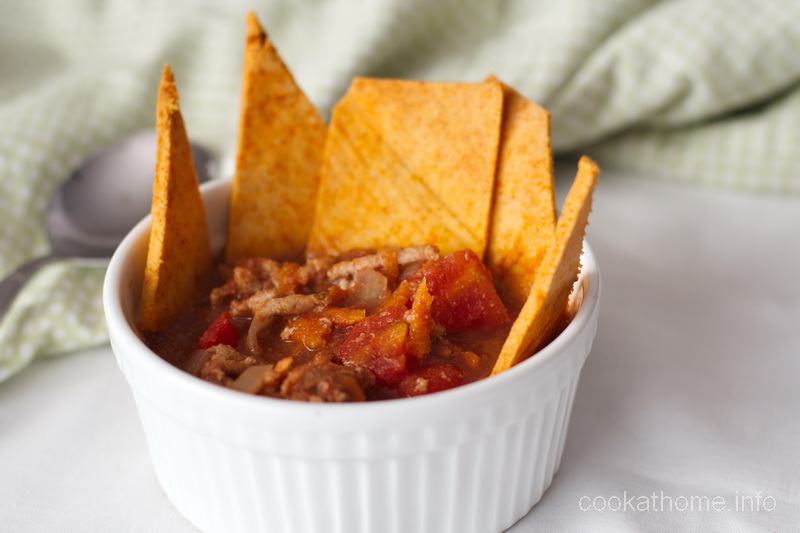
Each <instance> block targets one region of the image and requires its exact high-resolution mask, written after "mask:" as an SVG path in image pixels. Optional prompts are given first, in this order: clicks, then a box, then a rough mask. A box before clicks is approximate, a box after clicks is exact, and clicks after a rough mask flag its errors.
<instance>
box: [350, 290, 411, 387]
mask: <svg viewBox="0 0 800 533" xmlns="http://www.w3.org/2000/svg"><path fill="white" fill-rule="evenodd" d="M405 312H406V308H405V307H404V306H395V307H390V308H389V309H387V310H386V311H383V312H382V313H378V314H375V315H370V316H368V317H367V318H365V319H364V320H362V321H361V322H359V323H358V324H356V325H355V326H353V329H351V330H350V332H349V333H348V334H347V336H346V337H345V338H344V340H343V341H342V344H341V345H340V346H339V359H341V361H342V363H343V364H345V365H347V366H356V365H357V366H363V367H365V368H368V369H369V370H371V371H372V372H373V373H374V374H375V377H376V378H377V379H378V381H379V382H380V383H383V384H386V385H389V386H394V385H397V383H398V382H399V381H400V380H401V379H402V378H403V376H404V375H405V374H406V370H407V368H408V353H407V352H408V349H407V347H406V338H407V337H408V324H407V323H406V322H405V321H404V320H403V315H404V314H405Z"/></svg>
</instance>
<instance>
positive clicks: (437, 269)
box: [413, 250, 508, 333]
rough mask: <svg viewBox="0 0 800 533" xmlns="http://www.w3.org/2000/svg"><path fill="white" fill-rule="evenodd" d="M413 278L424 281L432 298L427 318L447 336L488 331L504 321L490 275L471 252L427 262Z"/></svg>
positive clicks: (504, 310) (498, 298) (466, 251)
mask: <svg viewBox="0 0 800 533" xmlns="http://www.w3.org/2000/svg"><path fill="white" fill-rule="evenodd" d="M413 278H415V279H416V280H419V279H422V278H424V279H425V280H426V283H427V285H428V291H429V292H430V294H431V296H433V306H432V308H431V315H432V316H433V318H434V320H436V321H437V322H438V323H439V324H441V325H442V326H443V327H444V328H445V330H447V332H448V333H452V332H456V331H465V330H468V329H475V328H477V329H490V328H495V327H498V326H501V325H503V324H504V323H506V322H507V321H508V311H507V310H506V307H505V305H503V302H502V301H501V300H500V296H499V295H498V294H497V290H496V289H495V288H494V284H493V283H492V274H491V273H490V272H489V269H488V268H486V266H485V265H484V264H483V263H482V262H481V260H480V258H478V256H477V255H475V252H473V251H472V250H461V251H459V252H454V253H452V254H450V255H446V256H445V257H443V258H441V259H439V260H437V261H431V262H429V263H427V264H426V265H425V266H423V267H422V268H421V269H420V270H419V271H417V272H416V273H415V274H414V276H413Z"/></svg>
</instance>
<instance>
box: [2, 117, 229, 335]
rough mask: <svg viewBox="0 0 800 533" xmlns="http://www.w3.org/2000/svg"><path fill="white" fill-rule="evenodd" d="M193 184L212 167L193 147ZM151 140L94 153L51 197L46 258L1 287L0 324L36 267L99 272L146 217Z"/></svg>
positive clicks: (138, 137) (134, 139)
mask: <svg viewBox="0 0 800 533" xmlns="http://www.w3.org/2000/svg"><path fill="white" fill-rule="evenodd" d="M192 154H193V157H194V166H195V169H196V170H197V178H198V180H199V181H200V182H201V183H202V182H204V181H207V180H209V179H210V178H211V177H212V176H213V174H214V173H215V171H216V161H215V160H214V158H213V157H212V156H211V154H210V153H209V152H208V151H207V150H205V149H204V148H202V147H200V146H197V145H195V144H192ZM155 156H156V134H155V132H154V131H142V132H139V133H135V134H133V135H132V136H130V137H126V138H123V139H122V140H120V141H118V142H116V143H115V144H113V145H111V146H109V147H107V148H105V149H104V150H101V151H100V152H98V153H97V154H96V155H95V156H94V157H92V158H91V159H89V160H88V161H87V162H86V163H84V164H83V165H81V166H80V167H78V168H77V169H76V170H75V171H73V173H72V174H71V175H70V176H69V178H68V179H67V180H66V181H65V182H64V183H63V184H62V185H61V187H60V188H59V189H58V191H56V194H55V196H54V197H53V199H52V201H51V202H50V206H49V207H48V209H47V215H46V226H47V236H48V239H49V241H50V246H51V248H52V250H51V252H50V253H49V254H48V255H45V256H43V257H39V258H36V259H33V260H31V261H29V262H28V263H26V264H24V265H22V266H20V267H19V268H17V269H16V270H15V271H14V272H12V273H11V274H9V275H8V277H6V278H5V279H4V280H3V281H2V282H0V321H2V320H3V317H5V315H6V312H7V311H8V309H9V308H10V307H11V303H12V302H13V301H14V298H15V297H16V296H17V294H18V293H19V291H20V289H21V288H22V287H23V286H24V285H25V283H26V282H27V281H28V279H30V277H31V276H32V275H33V274H34V273H36V271H38V270H39V269H40V268H41V267H43V266H44V265H47V264H49V263H52V262H54V261H63V260H70V261H73V262H77V263H80V264H84V265H97V266H103V265H104V264H106V263H107V262H108V260H109V258H110V257H111V255H112V254H113V253H114V250H115V249H116V247H117V245H118V244H119V243H120V241H122V238H123V237H125V235H126V234H127V233H128V231H130V230H131V228H133V226H134V225H136V223H137V222H138V221H139V220H141V219H142V218H143V217H144V216H145V215H146V214H147V213H148V212H149V211H150V204H151V202H152V197H153V171H154V169H155V166H156V162H155V161H156V160H155Z"/></svg>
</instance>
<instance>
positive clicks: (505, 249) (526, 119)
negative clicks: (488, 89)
mask: <svg viewBox="0 0 800 533" xmlns="http://www.w3.org/2000/svg"><path fill="white" fill-rule="evenodd" d="M488 80H489V81H494V82H496V83H500V82H499V81H498V80H497V79H496V78H494V77H493V76H490V77H489V78H488ZM500 85H501V87H502V88H503V95H504V103H503V125H502V129H501V137H500V155H499V159H498V163H497V176H496V178H495V180H496V181H495V190H494V201H493V205H492V217H491V226H490V231H489V247H488V249H487V251H486V266H488V267H489V270H490V271H491V272H492V275H493V276H494V279H495V280H496V281H497V282H498V283H499V286H500V291H501V293H502V294H503V296H504V298H506V299H507V300H508V301H509V302H511V303H512V305H514V306H516V307H517V308H519V307H521V306H522V304H523V303H524V302H525V300H526V298H527V297H528V294H529V293H530V290H531V286H532V285H533V280H534V278H535V276H536V272H537V270H538V268H539V264H540V263H541V261H542V258H543V257H544V254H545V249H546V247H547V243H549V242H550V239H551V238H552V236H553V231H554V230H555V225H556V210H555V193H554V186H553V157H552V152H551V149H550V113H548V112H547V111H546V110H545V109H543V108H541V107H539V106H538V105H536V104H535V103H533V102H531V101H529V100H527V99H525V98H524V97H523V96H522V95H520V94H519V93H518V92H516V91H515V90H514V89H512V88H511V87H509V86H507V85H505V84H503V83H500Z"/></svg>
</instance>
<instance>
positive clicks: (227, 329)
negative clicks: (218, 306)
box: [197, 311, 239, 350]
mask: <svg viewBox="0 0 800 533" xmlns="http://www.w3.org/2000/svg"><path fill="white" fill-rule="evenodd" d="M217 344H227V345H228V346H233V347H234V348H236V345H238V344H239V333H238V332H237V331H236V328H235V327H233V322H231V315H230V313H228V312H227V311H225V312H224V313H220V315H219V316H218V317H217V318H215V319H214V322H212V323H211V325H210V326H208V329H207V330H206V332H205V333H203V336H202V337H200V340H199V341H198V342H197V347H198V348H200V349H202V350H205V349H206V348H211V347H212V346H216V345H217Z"/></svg>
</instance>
